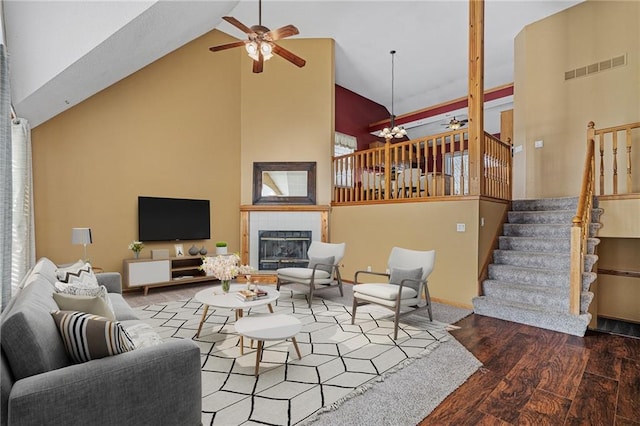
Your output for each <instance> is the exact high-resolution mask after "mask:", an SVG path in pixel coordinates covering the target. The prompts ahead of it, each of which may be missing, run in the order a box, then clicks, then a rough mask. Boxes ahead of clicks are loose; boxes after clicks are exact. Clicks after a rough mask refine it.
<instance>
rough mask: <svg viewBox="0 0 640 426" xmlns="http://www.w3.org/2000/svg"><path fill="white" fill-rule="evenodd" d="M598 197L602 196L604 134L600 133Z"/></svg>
mask: <svg viewBox="0 0 640 426" xmlns="http://www.w3.org/2000/svg"><path fill="white" fill-rule="evenodd" d="M600 195H604V134H603V133H600Z"/></svg>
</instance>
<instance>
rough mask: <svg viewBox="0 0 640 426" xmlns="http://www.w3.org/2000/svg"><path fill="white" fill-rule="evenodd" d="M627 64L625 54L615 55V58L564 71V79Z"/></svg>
mask: <svg viewBox="0 0 640 426" xmlns="http://www.w3.org/2000/svg"><path fill="white" fill-rule="evenodd" d="M622 65H627V54H626V53H625V54H624V55H620V56H616V57H615V58H609V59H605V60H604V61H600V62H595V63H593V64H589V65H584V66H582V67H578V68H576V69H573V70H569V71H565V73H564V79H565V81H566V80H572V79H574V78H579V77H584V76H587V75H591V74H595V73H598V72H602V71H606V70H610V69H611V68H615V67H619V66H622Z"/></svg>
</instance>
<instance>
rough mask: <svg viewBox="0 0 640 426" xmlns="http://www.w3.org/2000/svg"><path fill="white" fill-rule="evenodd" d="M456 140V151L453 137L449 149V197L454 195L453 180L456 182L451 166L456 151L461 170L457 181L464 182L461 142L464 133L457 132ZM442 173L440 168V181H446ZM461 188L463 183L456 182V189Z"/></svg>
mask: <svg viewBox="0 0 640 426" xmlns="http://www.w3.org/2000/svg"><path fill="white" fill-rule="evenodd" d="M458 139H459V142H458V149H456V147H455V143H456V137H455V135H451V141H452V144H451V149H449V153H450V154H451V158H450V159H449V171H450V172H451V178H450V179H449V194H450V195H455V187H456V184H455V180H456V177H455V171H454V169H453V165H454V160H453V159H454V158H455V155H456V151H457V152H459V153H460V170H461V173H460V176H459V177H458V179H459V180H462V181H464V140H463V139H464V132H458ZM444 171H445V168H444V167H443V168H442V179H446V178H445V176H444ZM445 184H446V182H445ZM463 186H464V185H463V183H462V182H460V181H459V182H458V187H459V188H462V187H463Z"/></svg>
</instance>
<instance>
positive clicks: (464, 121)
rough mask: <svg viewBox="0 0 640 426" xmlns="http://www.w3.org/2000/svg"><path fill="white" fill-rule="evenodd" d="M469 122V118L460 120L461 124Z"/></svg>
mask: <svg viewBox="0 0 640 426" xmlns="http://www.w3.org/2000/svg"><path fill="white" fill-rule="evenodd" d="M468 122H469V120H460V123H461V124H467V123H468Z"/></svg>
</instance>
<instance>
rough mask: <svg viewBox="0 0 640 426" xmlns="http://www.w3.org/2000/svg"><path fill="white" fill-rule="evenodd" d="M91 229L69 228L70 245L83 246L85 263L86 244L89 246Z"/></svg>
mask: <svg viewBox="0 0 640 426" xmlns="http://www.w3.org/2000/svg"><path fill="white" fill-rule="evenodd" d="M92 242H93V240H92V239H91V228H71V244H82V245H83V246H84V259H83V260H84V261H85V262H87V261H88V259H87V244H91V243H92Z"/></svg>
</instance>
